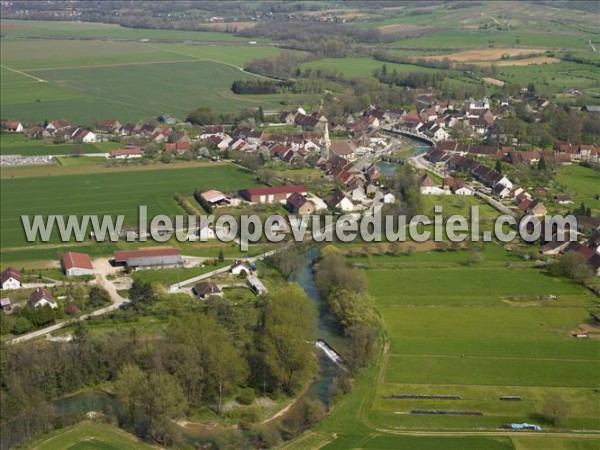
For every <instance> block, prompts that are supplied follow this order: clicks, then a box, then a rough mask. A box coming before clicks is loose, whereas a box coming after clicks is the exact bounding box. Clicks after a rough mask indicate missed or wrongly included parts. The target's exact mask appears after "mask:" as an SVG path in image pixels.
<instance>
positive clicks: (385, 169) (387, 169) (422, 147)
mask: <svg viewBox="0 0 600 450" xmlns="http://www.w3.org/2000/svg"><path fill="white" fill-rule="evenodd" d="M402 139H403V140H405V141H406V142H408V143H409V144H410V145H411V146H412V147H413V152H412V153H411V155H410V156H416V155H419V154H421V153H425V152H427V151H429V149H430V148H431V145H429V144H427V143H425V142H423V141H420V140H418V139H413V138H410V137H407V136H402ZM376 165H377V169H378V170H379V172H380V173H381V174H382V175H383V176H384V177H389V176H393V175H395V174H396V170H397V169H398V164H395V163H392V162H386V161H379V162H378V163H377V164H376Z"/></svg>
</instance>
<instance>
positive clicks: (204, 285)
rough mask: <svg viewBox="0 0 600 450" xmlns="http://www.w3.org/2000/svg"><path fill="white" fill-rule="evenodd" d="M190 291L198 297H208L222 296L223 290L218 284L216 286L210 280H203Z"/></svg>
mask: <svg viewBox="0 0 600 450" xmlns="http://www.w3.org/2000/svg"><path fill="white" fill-rule="evenodd" d="M192 292H193V293H194V295H195V296H196V297H198V298H208V297H211V296H219V297H222V296H223V291H222V290H221V288H219V286H217V285H216V284H215V283H213V282H212V281H210V280H209V281H203V282H201V283H197V284H195V285H194V287H193V288H192Z"/></svg>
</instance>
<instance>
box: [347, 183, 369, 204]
mask: <svg viewBox="0 0 600 450" xmlns="http://www.w3.org/2000/svg"><path fill="white" fill-rule="evenodd" d="M350 196H351V198H352V201H354V202H362V201H364V200H366V199H367V195H366V194H365V190H364V189H363V188H362V187H360V186H359V187H357V188H355V189H352V191H351V192H350Z"/></svg>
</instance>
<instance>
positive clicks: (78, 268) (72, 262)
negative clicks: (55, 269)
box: [60, 252, 94, 277]
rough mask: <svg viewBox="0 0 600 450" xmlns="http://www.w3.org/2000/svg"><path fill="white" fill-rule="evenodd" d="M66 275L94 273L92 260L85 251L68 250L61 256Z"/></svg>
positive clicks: (77, 275)
mask: <svg viewBox="0 0 600 450" xmlns="http://www.w3.org/2000/svg"><path fill="white" fill-rule="evenodd" d="M60 262H61V264H62V268H63V270H64V272H65V275H67V276H69V277H79V276H82V275H94V266H93V265H92V260H91V259H90V257H89V256H88V255H86V254H85V253H75V252H67V253H63V255H62V257H61V258H60Z"/></svg>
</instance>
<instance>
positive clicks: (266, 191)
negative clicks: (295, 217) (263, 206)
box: [240, 185, 307, 203]
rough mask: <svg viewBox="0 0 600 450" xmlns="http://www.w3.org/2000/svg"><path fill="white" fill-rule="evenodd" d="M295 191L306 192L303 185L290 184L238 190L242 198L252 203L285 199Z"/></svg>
mask: <svg viewBox="0 0 600 450" xmlns="http://www.w3.org/2000/svg"><path fill="white" fill-rule="evenodd" d="M295 192H297V193H298V194H300V195H306V194H307V191H306V188H305V187H304V186H299V185H290V186H277V187H258V188H249V189H244V190H242V191H240V195H241V196H242V198H244V200H246V201H249V202H252V203H274V202H282V201H285V200H287V198H288V197H289V196H290V195H292V194H293V193H295Z"/></svg>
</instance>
